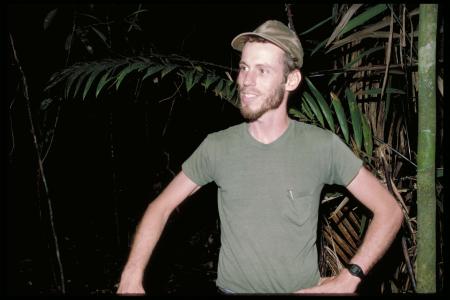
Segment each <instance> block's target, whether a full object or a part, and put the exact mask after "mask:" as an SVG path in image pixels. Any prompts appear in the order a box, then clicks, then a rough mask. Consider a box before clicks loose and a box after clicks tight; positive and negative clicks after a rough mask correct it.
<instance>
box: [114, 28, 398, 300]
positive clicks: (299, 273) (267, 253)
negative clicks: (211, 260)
mask: <svg viewBox="0 0 450 300" xmlns="http://www.w3.org/2000/svg"><path fill="white" fill-rule="evenodd" d="M232 46H233V48H235V49H237V50H239V51H242V55H241V61H240V63H239V75H238V78H237V84H238V88H239V95H240V101H241V102H240V103H241V108H240V109H241V113H242V115H243V116H244V118H245V119H246V120H247V122H244V123H241V124H239V125H236V126H232V127H230V128H228V129H225V130H222V131H219V132H216V133H213V134H210V135H208V136H207V137H206V138H205V140H204V141H203V142H202V143H201V145H200V146H199V147H198V148H197V150H196V151H195V152H194V153H193V154H192V155H191V157H189V158H188V159H187V160H186V161H185V162H184V163H183V165H182V171H181V172H180V173H179V174H178V175H177V176H176V177H175V178H174V179H173V180H172V181H171V182H170V183H169V185H168V186H167V187H166V188H165V189H164V191H163V192H162V193H161V194H160V195H159V196H158V197H157V198H156V199H155V200H154V201H153V202H152V203H151V204H150V205H149V206H148V208H147V210H146V212H145V214H144V216H143V218H142V221H141V223H140V224H139V226H138V229H137V232H136V235H135V238H134V242H133V245H132V248H131V252H130V256H129V258H128V261H127V263H126V265H125V267H124V270H123V272H122V276H121V280H120V284H119V289H118V293H120V294H125V293H144V289H143V285H142V280H143V274H144V270H145V267H146V265H147V263H148V261H149V258H150V255H151V253H152V251H153V249H154V247H155V244H156V243H157V241H158V239H159V237H160V235H161V232H162V231H163V228H164V226H165V224H166V222H167V219H168V218H169V216H170V214H171V212H172V211H173V210H174V208H175V207H177V206H178V205H179V204H180V203H181V202H182V201H183V200H184V199H185V198H187V197H188V196H190V195H192V194H193V193H195V192H196V191H197V190H198V189H199V188H200V187H201V186H202V185H205V184H206V183H208V182H211V181H215V182H216V183H217V186H218V208H219V216H220V220H221V249H220V254H219V263H218V277H217V282H216V284H217V286H218V287H219V289H221V290H222V291H225V292H227V293H295V292H298V293H354V292H355V291H356V289H357V286H358V284H359V283H360V281H361V280H362V278H363V277H364V274H367V272H369V270H370V269H371V268H372V266H373V265H374V264H375V263H376V262H377V261H378V260H379V259H380V257H381V256H382V255H383V254H384V253H385V251H386V249H387V248H388V247H389V245H390V244H391V242H392V240H393V239H394V237H395V235H396V233H397V231H398V229H399V228H400V226H401V222H402V212H401V209H400V207H399V205H398V204H397V202H396V201H395V199H394V198H393V197H392V196H391V195H390V194H389V192H388V191H387V190H386V189H385V188H384V187H383V186H382V185H381V184H380V183H379V182H378V180H377V179H376V178H375V177H374V176H373V175H372V174H371V173H370V172H369V171H367V170H366V169H365V168H364V167H362V162H361V160H360V159H358V158H357V157H356V156H355V155H354V154H353V153H352V152H351V151H350V149H349V148H348V147H347V146H346V145H345V144H344V143H343V142H342V141H341V140H340V139H339V138H338V137H337V136H336V135H334V134H333V133H331V132H330V131H326V130H323V129H320V128H318V127H315V126H312V125H307V124H304V123H301V122H297V121H294V120H292V119H290V118H289V117H288V114H287V99H288V95H289V93H290V92H292V91H294V90H295V89H296V88H297V87H298V85H299V84H300V81H301V78H302V76H301V73H300V68H301V66H302V64H303V50H302V46H301V44H300V41H299V39H298V37H297V35H296V34H295V33H294V32H293V31H291V30H290V29H289V28H288V27H286V26H285V25H284V24H282V23H281V22H278V21H267V22H265V23H264V24H262V25H261V26H259V27H258V28H257V29H256V30H255V31H253V32H246V33H242V34H240V35H238V36H237V37H236V38H235V39H234V40H233V41H232ZM324 184H341V185H344V186H346V187H347V189H348V190H349V191H350V192H351V193H352V194H353V195H354V196H355V197H356V198H357V199H358V200H359V201H361V203H362V204H364V205H365V206H366V207H367V208H368V209H370V210H371V211H372V212H373V219H372V222H371V224H370V226H369V227H368V230H367V233H366V236H365V239H364V241H363V243H362V244H361V246H360V248H359V249H358V251H357V253H356V254H355V256H354V257H353V258H352V259H351V264H350V266H349V267H347V268H345V269H343V270H342V271H341V272H340V273H339V274H338V275H337V276H334V277H331V278H320V275H319V270H318V260H317V248H316V229H317V222H318V208H319V202H320V201H319V195H320V192H321V190H322V187H323V186H324Z"/></svg>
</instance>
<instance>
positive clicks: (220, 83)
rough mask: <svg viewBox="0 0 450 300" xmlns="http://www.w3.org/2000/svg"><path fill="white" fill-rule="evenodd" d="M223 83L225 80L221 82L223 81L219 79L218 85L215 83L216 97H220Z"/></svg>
mask: <svg viewBox="0 0 450 300" xmlns="http://www.w3.org/2000/svg"><path fill="white" fill-rule="evenodd" d="M224 83H225V80H223V79H220V80H219V83H217V85H216V87H215V88H214V94H215V95H216V96H220V97H222V89H223V85H224Z"/></svg>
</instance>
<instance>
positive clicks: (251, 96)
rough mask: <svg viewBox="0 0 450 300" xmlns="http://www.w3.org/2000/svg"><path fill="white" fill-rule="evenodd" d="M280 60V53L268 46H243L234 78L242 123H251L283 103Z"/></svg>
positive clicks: (268, 44)
mask: <svg viewBox="0 0 450 300" xmlns="http://www.w3.org/2000/svg"><path fill="white" fill-rule="evenodd" d="M283 59H284V52H283V50H282V49H281V48H279V47H277V46H275V45H273V44H271V43H259V42H249V43H246V44H245V46H244V48H243V49H242V56H241V61H240V63H239V75H238V78H237V84H238V89H239V97H240V100H241V107H240V110H241V114H242V116H243V117H244V118H245V119H247V120H249V121H255V120H257V119H259V118H260V117H261V116H262V115H263V114H264V113H266V112H267V111H270V110H272V109H277V108H278V107H279V106H280V105H281V103H282V102H283V99H284V97H285V83H284V76H283V71H284V61H283Z"/></svg>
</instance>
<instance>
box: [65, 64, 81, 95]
mask: <svg viewBox="0 0 450 300" xmlns="http://www.w3.org/2000/svg"><path fill="white" fill-rule="evenodd" d="M83 67H84V66H77V68H76V69H75V70H74V72H73V73H72V74H71V75H70V76H69V78H68V79H67V81H66V88H65V91H64V96H65V99H69V92H70V89H71V88H72V84H73V83H74V81H75V79H76V78H77V77H78V76H79V75H80V74H82V73H83V71H84V68H83Z"/></svg>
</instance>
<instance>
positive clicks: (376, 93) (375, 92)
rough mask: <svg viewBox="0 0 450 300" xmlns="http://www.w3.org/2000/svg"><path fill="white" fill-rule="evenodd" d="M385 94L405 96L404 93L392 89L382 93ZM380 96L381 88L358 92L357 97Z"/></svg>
mask: <svg viewBox="0 0 450 300" xmlns="http://www.w3.org/2000/svg"><path fill="white" fill-rule="evenodd" d="M384 92H385V93H386V94H401V95H404V94H406V93H405V92H404V91H402V90H399V89H394V88H386V90H385V91H384ZM379 94H381V88H373V89H366V90H363V91H358V93H357V95H371V96H373V95H379Z"/></svg>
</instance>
